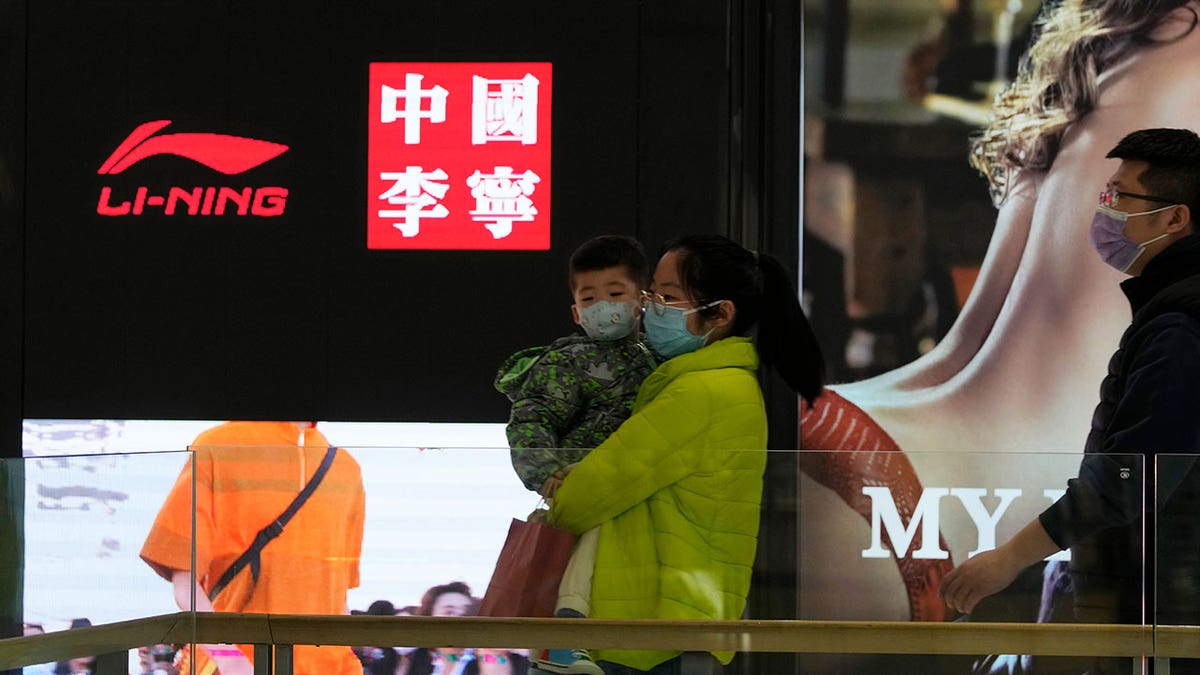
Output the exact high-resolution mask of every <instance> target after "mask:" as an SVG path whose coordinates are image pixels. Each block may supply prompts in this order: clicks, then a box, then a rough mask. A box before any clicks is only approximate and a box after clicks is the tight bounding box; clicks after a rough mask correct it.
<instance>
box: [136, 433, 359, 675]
mask: <svg viewBox="0 0 1200 675" xmlns="http://www.w3.org/2000/svg"><path fill="white" fill-rule="evenodd" d="M190 450H191V451H192V459H191V461H189V462H188V463H187V464H186V465H185V466H184V468H183V470H182V471H181V472H180V474H179V478H178V479H177V480H176V481H175V485H174V486H173V487H172V488H171V491H170V493H168V495H167V498H166V501H165V502H164V503H163V506H162V508H161V509H160V510H159V512H158V516H157V517H156V518H155V521H154V524H153V526H152V527H151V529H150V533H149V534H148V535H147V536H146V541H145V544H143V546H142V550H141V557H142V560H144V561H145V562H146V564H148V565H149V566H150V567H151V568H152V569H153V570H154V571H155V572H157V573H158V574H159V576H161V577H162V578H164V579H166V580H167V581H170V582H171V585H172V588H173V590H174V596H175V601H176V603H177V604H178V605H179V607H180V608H181V609H184V610H190V609H191V608H192V606H193V598H194V602H195V609H196V611H218V612H264V613H281V614H346V613H348V609H347V607H346V592H347V590H348V589H350V588H354V587H355V586H357V585H358V575H359V555H360V553H361V551H362V535H363V517H364V502H365V495H364V492H363V485H362V471H361V470H360V468H359V466H358V462H356V461H355V460H354V458H353V457H351V456H350V454H349V453H347V452H346V451H345V450H341V449H336V448H332V447H331V446H330V445H329V441H328V440H326V439H325V437H324V436H323V435H322V434H321V432H320V431H318V430H317V429H316V424H315V423H313V422H226V423H224V424H221V425H219V426H217V427H214V428H212V429H209V430H207V431H204V432H203V433H201V434H200V435H199V436H197V437H196V440H195V442H194V443H193V444H192V445H191V447H190ZM321 471H324V473H323V475H322V478H321V480H320V482H319V483H317V484H316V487H315V490H312V491H311V494H310V496H309V497H308V498H307V499H306V500H304V501H303V503H300V504H299V506H298V509H297V510H295V513H294V516H293V517H292V519H291V520H290V521H289V522H287V524H286V525H285V526H284V528H283V530H282V532H279V533H278V537H276V538H275V539H270V540H268V541H267V542H266V543H265V545H263V546H261V548H260V550H259V555H258V562H257V563H252V564H249V565H246V566H245V568H244V569H241V570H240V571H238V572H237V573H236V575H235V576H233V577H232V579H231V580H228V583H227V585H225V586H223V587H221V588H219V589H218V588H217V585H218V582H220V581H222V577H223V576H224V575H225V574H226V571H227V570H228V569H229V568H230V567H231V565H232V564H233V563H234V562H235V561H236V560H238V559H239V558H242V557H243V556H244V554H246V553H247V551H248V550H250V549H251V547H252V545H253V544H254V542H255V541H256V539H259V537H260V534H261V533H262V532H264V531H265V530H264V528H266V527H267V526H268V525H270V524H271V523H274V522H276V521H277V519H278V518H279V517H280V516H281V515H282V514H283V513H284V511H285V510H286V509H289V507H292V506H294V505H296V504H297V503H298V502H297V499H298V497H299V496H300V495H301V494H302V493H303V492H304V491H305V487H306V486H307V485H308V484H309V482H310V481H311V480H313V479H314V477H315V475H316V474H318V473H320V472H321ZM193 482H194V484H195V493H196V504H195V522H196V529H195V537H194V542H195V554H194V555H195V560H196V571H195V573H193V570H192V566H191V561H192V556H193V552H192V543H193V537H192V512H193V507H192V490H193ZM259 541H262V539H259ZM214 591H217V592H214ZM193 592H194V596H193ZM198 652H199V653H198V654H197V655H196V657H195V668H196V671H195V672H196V673H199V674H200V675H210V674H211V673H213V672H219V673H220V674H221V675H243V674H247V673H250V672H252V667H253V666H252V661H251V659H252V655H253V647H252V646H251V645H238V646H237V647H236V648H234V647H231V646H225V645H201V648H200V649H199V650H198ZM189 656H190V655H189ZM188 667H189V666H188V665H187V664H185V665H181V666H180V670H181V671H184V672H186V671H187V669H188ZM295 671H296V673H298V674H307V675H361V673H362V666H361V665H360V663H359V661H358V659H357V658H356V657H355V656H354V652H353V651H351V649H350V648H349V647H318V646H313V645H296V647H295Z"/></svg>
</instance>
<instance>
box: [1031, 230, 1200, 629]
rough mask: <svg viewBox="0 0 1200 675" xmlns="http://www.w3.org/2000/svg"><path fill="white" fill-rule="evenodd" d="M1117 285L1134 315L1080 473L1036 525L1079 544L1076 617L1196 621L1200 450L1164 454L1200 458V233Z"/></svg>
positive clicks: (1075, 551) (1074, 566)
mask: <svg viewBox="0 0 1200 675" xmlns="http://www.w3.org/2000/svg"><path fill="white" fill-rule="evenodd" d="M1121 288H1122V290H1123V291H1124V292H1125V294H1126V296H1127V297H1128V298H1129V302H1130V305H1131V307H1132V309H1133V320H1132V322H1131V323H1130V325H1129V327H1128V328H1127V329H1126V330H1125V333H1124V335H1122V337H1121V342H1120V346H1119V347H1118V349H1117V351H1116V353H1114V354H1113V356H1112V359H1111V360H1110V361H1109V367H1108V375H1107V376H1106V377H1105V378H1104V381H1103V382H1102V383H1101V385H1100V403H1099V405H1097V406H1096V410H1095V413H1094V415H1093V417H1092V429H1091V432H1090V433H1089V434H1088V439H1087V444H1086V446H1085V447H1084V459H1083V461H1082V463H1081V465H1080V469H1079V477H1078V478H1075V479H1072V480H1070V481H1069V482H1068V488H1067V492H1066V494H1065V495H1064V496H1063V497H1062V498H1061V499H1059V500H1058V501H1057V502H1055V503H1054V504H1053V505H1052V506H1051V507H1050V508H1048V509H1046V511H1044V512H1043V513H1042V514H1041V516H1040V520H1041V523H1042V525H1043V526H1044V527H1045V528H1046V532H1047V533H1048V534H1049V535H1050V537H1051V538H1052V539H1053V540H1054V541H1055V542H1056V543H1057V544H1058V545H1059V546H1062V547H1063V548H1067V547H1069V548H1070V549H1071V567H1070V570H1071V577H1072V581H1073V586H1074V589H1075V606H1076V611H1077V616H1078V620H1106V621H1119V622H1123V623H1141V622H1143V621H1145V622H1153V621H1155V620H1156V618H1157V620H1158V621H1159V622H1162V623H1180V622H1182V623H1197V620H1196V619H1197V617H1200V517H1198V514H1200V470H1197V469H1196V468H1195V464H1196V462H1195V457H1194V456H1192V457H1167V456H1164V457H1158V456H1159V455H1175V454H1184V455H1186V454H1189V453H1190V454H1192V455H1197V454H1200V235H1196V234H1194V235H1191V236H1188V237H1185V238H1183V239H1180V240H1179V241H1177V242H1175V244H1173V245H1172V246H1170V247H1169V248H1167V249H1165V250H1164V251H1162V252H1161V253H1159V254H1158V255H1157V256H1156V257H1155V258H1154V259H1153V260H1151V261H1150V263H1149V264H1147V265H1146V269H1145V270H1143V272H1142V274H1141V276H1138V277H1134V278H1131V279H1128V280H1126V281H1125V282H1124V283H1122V284H1121ZM1156 458H1157V462H1156ZM1156 472H1157V476H1156ZM1156 516H1157V520H1156ZM1156 532H1157V534H1158V536H1156ZM1143 547H1144V548H1143ZM1156 558H1157V563H1158V565H1157V568H1156V566H1155V562H1156ZM1156 582H1157V583H1156ZM1156 589H1157V593H1156V592H1155V591H1156ZM1156 596H1157V605H1156V604H1154V601H1153V600H1152V598H1155V597H1156ZM1143 597H1145V598H1146V604H1145V612H1144V613H1143V604H1142V598H1143ZM1156 607H1157V617H1156V615H1155V609H1156Z"/></svg>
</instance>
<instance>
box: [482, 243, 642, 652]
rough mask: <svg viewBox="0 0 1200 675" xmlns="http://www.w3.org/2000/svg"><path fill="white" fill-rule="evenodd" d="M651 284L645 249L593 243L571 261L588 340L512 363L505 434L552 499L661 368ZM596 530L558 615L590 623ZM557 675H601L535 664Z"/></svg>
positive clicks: (533, 484)
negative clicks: (648, 340)
mask: <svg viewBox="0 0 1200 675" xmlns="http://www.w3.org/2000/svg"><path fill="white" fill-rule="evenodd" d="M648 277H649V272H648V265H647V263H646V256H645V254H644V253H643V252H642V247H641V245H640V244H638V243H637V241H635V240H633V239H631V238H629V237H622V236H616V235H604V236H600V237H596V238H594V239H591V240H588V241H587V242H585V243H584V244H583V245H582V246H580V247H579V248H578V249H576V250H575V251H574V253H572V254H571V259H570V262H569V264H568V275H567V281H568V284H569V285H570V289H571V295H572V297H573V298H574V300H575V304H573V305H571V315H572V316H573V317H574V319H575V323H577V324H579V325H580V326H581V327H582V328H583V331H584V335H577V334H576V335H570V336H567V337H564V338H560V339H558V340H556V341H554V342H552V343H551V344H550V345H549V346H546V347H534V348H530V349H525V350H522V351H519V352H517V353H516V354H514V355H513V356H511V357H509V359H508V360H507V361H505V363H504V365H503V366H501V368H500V371H499V373H498V374H497V375H496V388H497V389H499V390H500V391H501V392H502V393H504V394H505V395H507V396H508V397H509V399H511V400H512V413H511V415H510V416H509V421H508V426H507V427H506V428H505V431H506V433H507V436H508V442H509V445H510V446H511V447H512V463H513V469H515V470H516V472H517V475H518V476H519V477H520V478H521V482H522V483H524V484H525V487H527V488H529V489H530V490H533V491H535V492H538V493H539V494H541V495H542V496H543V497H545V498H546V499H547V500H553V498H554V493H555V491H556V490H557V489H558V486H559V485H560V484H562V480H563V476H564V475H566V474H567V473H568V472H570V471H571V469H572V468H573V467H574V466H575V465H576V464H577V463H578V462H579V461H580V460H581V459H583V458H584V456H586V455H587V453H588V451H589V450H590V449H591V448H594V447H596V446H597V445H599V444H600V443H601V442H602V441H604V439H606V438H608V436H609V435H610V434H611V433H612V432H613V431H616V429H617V427H618V426H620V424H621V422H624V421H625V420H626V419H627V418H628V417H629V413H630V410H631V409H632V408H633V402H634V398H635V397H636V396H637V390H638V386H640V385H641V383H642V380H644V379H646V376H647V375H649V374H650V372H651V371H652V370H654V368H655V367H656V366H657V365H658V361H657V360H656V359H655V358H654V356H653V354H651V352H650V350H649V349H648V348H647V347H646V345H645V344H644V343H643V342H642V340H641V337H640V335H639V332H640V331H639V330H638V320H637V319H638V317H637V309H638V293H639V292H640V291H641V290H642V289H643V288H645V287H646V284H647V281H648ZM597 536H598V533H596V532H585V533H584V534H583V535H582V536H581V537H580V538H579V540H578V541H577V542H576V545H575V549H574V551H573V552H572V554H571V561H570V563H569V565H568V567H567V570H566V572H565V573H564V575H563V580H562V584H561V586H560V588H559V599H558V606H557V608H556V610H555V614H556V616H560V617H564V618H579V617H585V616H587V614H588V598H589V595H590V588H589V587H590V585H591V576H592V564H593V558H594V557H595V550H596V537H597ZM534 662H535V664H538V667H541V668H544V669H546V670H549V671H551V672H554V673H579V674H583V675H600V672H601V671H600V669H599V667H597V666H596V665H595V664H594V663H592V662H591V658H590V656H589V655H588V653H587V651H586V650H583V649H551V650H545V651H543V653H542V654H540V655H538V656H537V657H536V658H535V659H534Z"/></svg>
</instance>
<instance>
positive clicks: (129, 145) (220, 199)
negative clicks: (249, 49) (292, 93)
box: [96, 120, 288, 217]
mask: <svg viewBox="0 0 1200 675" xmlns="http://www.w3.org/2000/svg"><path fill="white" fill-rule="evenodd" d="M170 124H171V121H170V120H155V121H153V122H146V123H145V124H141V125H138V127H137V128H136V129H134V130H133V132H132V133H130V134H129V136H127V137H126V138H125V140H124V141H121V143H120V144H119V145H118V146H117V149H116V150H113V153H112V154H111V155H109V156H108V159H106V160H104V163H103V164H101V165H100V170H99V171H97V172H96V173H98V174H100V175H102V176H103V175H115V174H119V173H122V172H124V171H125V170H126V169H128V168H130V167H131V166H133V165H135V164H137V163H138V162H140V161H142V160H144V159H146V158H147V157H153V156H154V155H177V156H179V157H184V158H186V159H190V160H192V161H193V162H196V163H198V164H203V165H204V166H206V167H208V168H210V169H212V170H214V171H217V172H220V173H223V174H225V175H234V174H239V173H242V172H244V171H249V170H250V169H253V168H254V167H256V166H258V165H260V164H263V163H265V162H267V161H270V160H272V159H274V158H276V157H278V156H279V155H282V154H283V153H285V152H287V149H288V146H286V145H281V144H279V143H271V142H269V141H260V140H258V139H254V138H244V137H242V136H229V135H226V134H210V133H178V134H159V135H157V136H156V135H155V134H156V133H158V132H159V131H161V130H162V129H164V128H165V127H167V126H168V125H170ZM160 192H161V194H160ZM114 193H127V194H126V196H125V198H123V199H122V198H120V197H114ZM287 194H288V191H287V188H283V187H278V186H267V187H247V186H241V187H230V186H224V185H220V186H218V185H210V186H202V185H201V186H195V185H189V186H182V187H181V186H171V187H168V188H165V189H164V190H160V191H155V190H151V188H149V187H146V186H145V185H140V186H136V187H133V186H124V187H123V189H122V188H114V187H113V186H111V185H105V186H102V187H101V188H100V200H99V202H98V203H97V204H96V213H98V214H100V215H102V216H127V215H134V216H140V215H142V214H144V213H148V212H149V211H147V207H150V208H151V209H154V211H153V212H154V213H156V214H157V213H161V214H162V215H167V216H173V215H176V214H181V215H182V214H186V215H189V216H195V215H202V216H209V215H217V216H222V215H225V214H226V213H227V212H228V213H230V214H233V213H236V214H237V215H239V216H244V215H247V214H249V215H254V216H262V217H271V216H278V215H281V214H282V213H283V211H284V209H285V208H287ZM160 210H161V211H160Z"/></svg>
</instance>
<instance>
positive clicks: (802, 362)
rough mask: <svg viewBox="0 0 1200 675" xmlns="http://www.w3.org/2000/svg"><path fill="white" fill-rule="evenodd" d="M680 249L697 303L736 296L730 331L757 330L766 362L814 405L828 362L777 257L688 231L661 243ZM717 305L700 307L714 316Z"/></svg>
mask: <svg viewBox="0 0 1200 675" xmlns="http://www.w3.org/2000/svg"><path fill="white" fill-rule="evenodd" d="M670 251H675V252H677V253H678V254H679V258H678V261H679V270H678V271H679V280H680V283H681V284H682V285H683V290H684V291H685V292H686V293H688V295H690V296H692V297H691V299H692V300H693V301H695V302H696V304H697V306H701V305H705V304H708V303H710V302H715V301H718V300H729V301H731V302H733V305H734V307H735V314H734V319H733V326H732V329H731V334H732V335H741V336H746V335H749V334H750V333H751V331H752V330H753V331H755V338H754V342H755V345H756V346H757V348H758V352H759V356H760V357H761V358H762V360H763V363H764V364H765V365H767V366H769V367H771V368H774V369H775V370H776V371H777V372H778V373H779V374H780V376H782V377H783V379H784V381H786V382H787V383H788V385H789V386H791V388H792V389H793V390H794V391H795V392H797V393H798V394H800V395H801V396H803V397H804V399H805V400H806V401H808V403H809V404H810V405H811V404H812V402H813V400H814V399H816V397H817V396H818V395H820V393H821V390H822V388H823V386H824V381H825V363H824V361H823V360H822V358H821V348H820V347H819V346H818V345H817V338H816V336H815V335H814V334H813V331H812V327H811V326H809V324H808V319H807V318H806V317H805V316H804V310H803V309H802V308H801V307H800V298H799V296H798V295H797V294H796V289H795V286H794V285H793V284H792V281H791V279H790V277H789V276H788V273H787V271H786V270H785V269H784V268H783V265H781V264H780V263H779V261H778V260H776V259H775V258H773V257H771V256H769V255H767V254H765V253H755V252H752V251H748V250H746V249H745V248H743V247H742V246H740V245H738V244H737V243H736V242H734V241H733V240H731V239H729V238H727V237H722V236H718V235H689V236H686V237H682V238H680V239H677V240H675V241H673V242H671V243H669V244H667V245H666V246H665V247H664V248H663V253H667V252H670ZM718 311H720V307H719V306H714V307H709V308H707V309H702V310H700V312H699V313H700V314H701V315H703V316H713V315H715V314H716V313H717V312H718Z"/></svg>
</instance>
